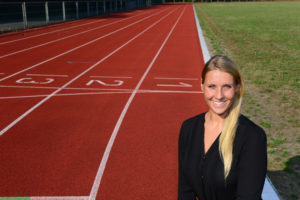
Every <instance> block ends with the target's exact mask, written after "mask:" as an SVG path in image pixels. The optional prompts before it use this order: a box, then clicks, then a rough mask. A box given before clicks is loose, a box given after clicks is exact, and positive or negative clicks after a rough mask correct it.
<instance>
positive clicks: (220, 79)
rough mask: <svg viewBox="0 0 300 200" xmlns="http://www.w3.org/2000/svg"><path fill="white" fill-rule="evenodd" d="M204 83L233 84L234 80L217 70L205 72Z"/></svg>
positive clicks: (229, 75) (227, 74) (226, 73)
mask: <svg viewBox="0 0 300 200" xmlns="http://www.w3.org/2000/svg"><path fill="white" fill-rule="evenodd" d="M204 81H205V82H215V83H230V84H233V83H234V79H233V76H232V75H231V74H229V73H228V72H224V71H221V70H218V69H215V70H211V71H209V72H207V73H206V75H205V80H204Z"/></svg>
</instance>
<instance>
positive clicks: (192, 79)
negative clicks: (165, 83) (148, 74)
mask: <svg viewBox="0 0 300 200" xmlns="http://www.w3.org/2000/svg"><path fill="white" fill-rule="evenodd" d="M154 79H161V80H164V79H165V80H191V81H194V80H195V81H196V80H199V79H198V78H167V77H154Z"/></svg>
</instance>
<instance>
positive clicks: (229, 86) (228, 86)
mask: <svg viewBox="0 0 300 200" xmlns="http://www.w3.org/2000/svg"><path fill="white" fill-rule="evenodd" d="M224 87H225V88H228V89H230V88H231V87H232V86H231V85H225V86H224Z"/></svg>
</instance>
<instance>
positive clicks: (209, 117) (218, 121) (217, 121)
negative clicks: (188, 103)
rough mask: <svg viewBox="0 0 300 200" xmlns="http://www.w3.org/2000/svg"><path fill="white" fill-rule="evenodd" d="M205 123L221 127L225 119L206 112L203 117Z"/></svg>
mask: <svg viewBox="0 0 300 200" xmlns="http://www.w3.org/2000/svg"><path fill="white" fill-rule="evenodd" d="M205 121H206V122H208V123H209V124H211V125H213V126H222V127H223V124H224V122H225V117H224V116H222V115H221V116H220V115H218V114H215V113H213V112H210V111H208V112H207V113H206V115H205Z"/></svg>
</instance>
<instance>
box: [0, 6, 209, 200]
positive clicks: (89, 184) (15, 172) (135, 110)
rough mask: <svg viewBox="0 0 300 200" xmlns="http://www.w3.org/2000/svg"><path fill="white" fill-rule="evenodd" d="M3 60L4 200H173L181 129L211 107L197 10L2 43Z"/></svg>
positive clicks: (0, 175) (40, 32)
mask: <svg viewBox="0 0 300 200" xmlns="http://www.w3.org/2000/svg"><path fill="white" fill-rule="evenodd" d="M86 23H89V24H86ZM72 27H74V28H72ZM60 29H64V30H63V31H59V30H60ZM82 31H85V32H84V33H81V32H82ZM74 34H77V35H74ZM71 35H73V36H71ZM26 37H29V38H28V39H25V38H26ZM63 37H65V39H61V38H63ZM97 38H98V39H97ZM13 40H14V41H13ZM56 40H57V41H56ZM9 41H11V42H9ZM53 41H56V42H53ZM90 41H92V42H90ZM88 42H90V43H88ZM87 43H88V44H87ZM37 45H40V46H39V47H38V46H37ZM80 45H81V47H80V48H78V46H80ZM33 47H34V48H33ZM74 48H75V49H74ZM66 52H68V53H66ZM1 56H2V57H1ZM0 62H1V66H0V91H1V97H0V102H1V104H0V109H1V111H0V112H1V120H0V128H1V130H2V132H1V136H0V148H1V150H0V163H1V168H0V188H1V189H0V196H14V197H16V196H30V197H46V196H47V197H48V196H49V197H50V199H51V197H57V196H61V198H62V199H64V197H65V198H67V197H72V198H74V199H78V198H76V196H83V197H84V198H85V197H86V198H88V197H90V198H91V199H93V198H96V199H122V200H123V199H124V200H126V199H128V200H129V199H164V200H167V199H170V200H171V199H175V198H176V196H177V140H178V134H179V129H180V125H181V123H182V121H183V120H184V119H186V118H188V117H191V116H193V115H196V114H198V113H200V112H203V111H204V110H205V109H206V107H205V106H204V102H203V99H202V94H201V93H200V73H201V68H202V66H203V58H202V53H201V48H200V45H199V40H198V36H197V29H196V26H195V21H194V13H193V8H192V6H191V5H165V6H157V7H151V8H149V9H144V10H137V11H133V12H126V13H119V14H115V15H110V16H106V17H103V18H95V19H87V20H80V21H77V22H74V23H67V24H65V25H59V26H54V27H48V28H47V27H45V28H41V29H37V30H34V31H30V32H26V33H25V32H24V34H23V33H20V34H14V35H6V36H4V37H0ZM21 70H22V71H21ZM114 134H115V139H114ZM112 135H113V136H112ZM109 141H110V142H111V143H109ZM108 143H109V144H111V145H112V148H111V150H110V148H109V146H110V145H109V144H108ZM105 151H106V157H107V158H108V160H107V162H106V161H105V159H103V155H104V152H105ZM104 158H105V157H104Z"/></svg>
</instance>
